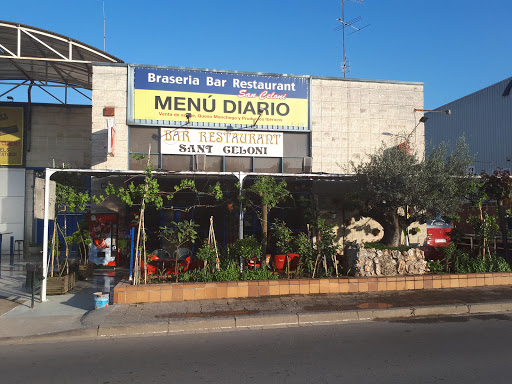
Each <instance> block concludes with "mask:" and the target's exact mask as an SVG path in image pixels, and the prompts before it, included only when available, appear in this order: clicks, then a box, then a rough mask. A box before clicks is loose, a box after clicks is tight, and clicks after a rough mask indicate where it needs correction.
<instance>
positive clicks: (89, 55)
mask: <svg viewBox="0 0 512 384" xmlns="http://www.w3.org/2000/svg"><path fill="white" fill-rule="evenodd" d="M93 62H108V63H119V62H122V60H120V59H118V58H117V57H114V56H112V55H110V54H108V53H106V52H103V51H101V50H99V49H97V48H94V47H92V46H90V45H87V44H85V43H82V42H80V41H77V40H74V39H72V38H70V37H67V36H64V35H60V34H58V33H54V32H50V31H46V30H44V29H40V28H35V27H31V26H28V25H23V24H17V23H13V22H9V21H0V80H4V81H9V80H29V81H41V82H55V83H61V84H66V85H70V86H76V87H80V88H86V89H92V65H91V64H92V63H93Z"/></svg>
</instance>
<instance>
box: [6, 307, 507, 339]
mask: <svg viewBox="0 0 512 384" xmlns="http://www.w3.org/2000/svg"><path fill="white" fill-rule="evenodd" d="M511 311H512V301H511V302H494V303H475V304H451V305H438V306H423V307H398V308H386V309H376V310H375V309H361V310H347V311H326V312H298V313H290V314H269V315H254V316H253V315H248V316H235V317H224V318H219V317H215V318H210V319H204V318H202V319H197V320H191V319H177V320H172V321H168V322H155V323H139V324H130V325H115V326H110V325H109V326H103V325H96V326H85V327H82V328H78V329H74V330H70V331H63V332H55V333H48V334H42V335H30V336H22V337H21V336H20V337H4V338H0V344H21V343H37V342H55V341H73V340H84V339H85V340H95V339H96V340H97V339H102V338H112V337H129V336H150V335H171V334H186V333H195V332H222V331H235V330H244V329H245V330H247V329H249V330H250V329H264V328H287V327H300V326H313V325H327V324H340V323H354V322H359V321H373V320H382V319H396V318H401V319H404V318H421V317H428V316H454V315H455V316H457V315H472V314H473V315H478V314H485V313H499V312H511Z"/></svg>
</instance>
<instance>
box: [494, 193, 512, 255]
mask: <svg viewBox="0 0 512 384" xmlns="http://www.w3.org/2000/svg"><path fill="white" fill-rule="evenodd" d="M496 205H497V206H498V207H497V208H498V217H499V222H500V232H501V239H502V240H503V252H504V257H505V260H506V261H507V263H509V264H511V261H512V260H511V259H512V258H511V257H510V256H509V250H508V225H507V218H506V212H505V207H504V206H503V200H501V199H499V200H497V201H496Z"/></svg>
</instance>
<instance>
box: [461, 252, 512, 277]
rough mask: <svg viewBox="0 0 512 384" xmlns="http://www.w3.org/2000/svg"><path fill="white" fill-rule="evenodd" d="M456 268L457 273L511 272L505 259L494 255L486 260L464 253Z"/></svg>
mask: <svg viewBox="0 0 512 384" xmlns="http://www.w3.org/2000/svg"><path fill="white" fill-rule="evenodd" d="M454 268H455V272H456V273H477V272H480V273H484V272H511V269H510V266H509V265H508V264H507V262H506V261H505V259H503V258H502V257H500V256H497V255H492V254H491V255H488V256H487V257H486V258H485V259H484V258H482V257H470V256H469V255H468V254H466V253H462V254H460V255H459V256H458V257H457V258H456V260H455V265H454Z"/></svg>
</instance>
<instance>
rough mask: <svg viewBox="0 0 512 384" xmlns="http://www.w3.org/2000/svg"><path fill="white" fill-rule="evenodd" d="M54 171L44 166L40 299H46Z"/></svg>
mask: <svg viewBox="0 0 512 384" xmlns="http://www.w3.org/2000/svg"><path fill="white" fill-rule="evenodd" d="M55 172H56V170H54V169H50V168H46V172H45V176H44V230H43V281H42V283H41V301H46V278H47V276H48V219H49V214H50V212H48V211H49V210H50V177H51V176H52V175H53V174H54V173H55Z"/></svg>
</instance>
